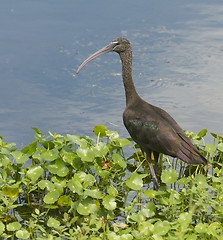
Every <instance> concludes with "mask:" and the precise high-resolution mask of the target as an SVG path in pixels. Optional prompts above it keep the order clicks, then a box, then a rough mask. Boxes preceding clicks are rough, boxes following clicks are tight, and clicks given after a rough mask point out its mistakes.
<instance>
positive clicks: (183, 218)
mask: <svg viewBox="0 0 223 240" xmlns="http://www.w3.org/2000/svg"><path fill="white" fill-rule="evenodd" d="M177 221H178V222H179V223H180V224H181V225H183V226H184V225H186V226H188V225H189V224H190V223H191V222H192V215H191V214H190V213H189V212H184V213H181V214H180V215H179V217H178V219H177Z"/></svg>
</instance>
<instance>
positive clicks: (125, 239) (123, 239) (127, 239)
mask: <svg viewBox="0 0 223 240" xmlns="http://www.w3.org/2000/svg"><path fill="white" fill-rule="evenodd" d="M120 239H121V240H132V239H133V236H132V235H131V234H129V233H126V234H122V235H121V236H120Z"/></svg>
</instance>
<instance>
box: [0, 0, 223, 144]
mask: <svg viewBox="0 0 223 240" xmlns="http://www.w3.org/2000/svg"><path fill="white" fill-rule="evenodd" d="M222 22H223V4H222V3H220V2H219V1H211V2H210V1H196V2H194V1H170V0H167V1H154V0H153V1H152V0H149V1H148V0H142V1H138V2H134V1H132V2H130V1H127V0H124V1H121V2H120V1H117V0H114V1H112V2H107V1H102V0H96V1H73V0H67V1H59V0H54V1H52V0H44V1H43V0H40V1H26V0H20V1H16V0H11V1H3V2H2V3H1V9H0V29H1V34H0V46H1V47H0V56H1V57H0V71H1V88H0V118H1V121H0V135H1V136H3V138H4V140H5V141H7V142H16V143H17V144H18V146H19V147H23V146H24V145H26V144H28V143H29V142H30V141H32V140H33V134H34V131H33V130H31V127H38V128H39V129H40V131H42V132H44V133H47V132H48V131H51V132H53V133H54V132H56V133H59V134H67V133H70V134H78V135H92V129H93V126H94V125H97V124H103V125H106V126H107V127H108V128H109V129H112V130H117V131H118V132H119V133H120V134H121V136H122V137H127V136H128V133H127V131H126V130H125V128H124V126H123V123H122V112H123V110H124V108H125V96H124V89H123V85H122V79H121V64H120V60H119V56H118V55H117V54H116V53H109V54H107V55H103V56H101V57H100V58H97V59H95V60H94V62H91V63H89V64H88V65H87V66H85V68H84V69H83V70H82V71H81V72H80V74H79V75H78V76H76V75H75V70H76V69H77V68H78V66H79V65H80V64H81V62H82V61H83V60H84V59H85V58H86V57H88V56H89V55H90V54H91V53H93V52H95V51H96V50H98V49H100V48H101V47H103V46H105V45H106V44H108V43H109V42H110V41H112V40H113V39H114V38H116V37H119V36H123V37H126V38H128V39H129V40H130V41H131V43H132V47H133V57H134V58H133V77H134V81H135V85H136V87H137V90H138V92H139V94H140V95H141V96H142V97H143V98H144V99H145V100H146V101H148V102H150V103H151V104H154V105H157V106H159V107H162V108H163V109H165V110H166V111H168V112H169V113H170V114H171V115H172V116H173V117H174V118H175V119H176V120H177V121H178V123H179V124H180V125H181V126H182V127H183V128H184V129H186V130H189V131H194V132H196V133H197V132H198V131H200V130H201V129H203V128H207V129H208V130H209V131H213V132H216V133H219V134H223V132H222V131H223V130H222V118H223V104H222V103H223V94H222V90H223V81H222V75H223V68H222V63H223V44H222V43H223V41H222V40H223V31H222ZM207 141H209V139H208V138H207Z"/></svg>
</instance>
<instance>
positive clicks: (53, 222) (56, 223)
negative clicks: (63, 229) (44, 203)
mask: <svg viewBox="0 0 223 240" xmlns="http://www.w3.org/2000/svg"><path fill="white" fill-rule="evenodd" d="M47 226H48V227H51V228H52V227H53V228H56V229H58V228H59V227H60V222H59V221H58V220H56V219H55V218H52V217H51V218H49V219H48V221H47Z"/></svg>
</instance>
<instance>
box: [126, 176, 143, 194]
mask: <svg viewBox="0 0 223 240" xmlns="http://www.w3.org/2000/svg"><path fill="white" fill-rule="evenodd" d="M146 176H147V175H146V174H138V173H136V172H133V173H131V174H130V176H129V177H128V178H127V179H126V185H127V186H128V187H129V188H131V189H133V190H140V189H141V188H142V186H143V180H142V179H143V178H144V177H146Z"/></svg>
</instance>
